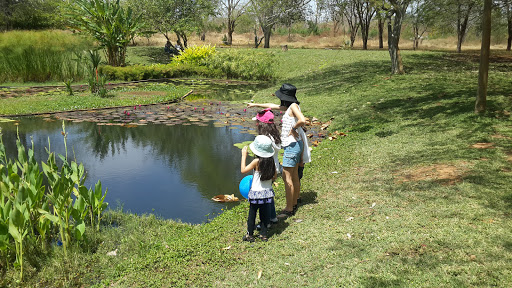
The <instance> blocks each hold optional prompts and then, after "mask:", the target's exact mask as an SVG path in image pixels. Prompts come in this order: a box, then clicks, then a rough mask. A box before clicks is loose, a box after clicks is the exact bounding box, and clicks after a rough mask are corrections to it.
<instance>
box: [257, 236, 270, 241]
mask: <svg viewBox="0 0 512 288" xmlns="http://www.w3.org/2000/svg"><path fill="white" fill-rule="evenodd" d="M258 237H259V238H260V240H261V241H263V242H267V241H268V237H267V236H265V235H259V236H258Z"/></svg>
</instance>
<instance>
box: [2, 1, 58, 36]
mask: <svg viewBox="0 0 512 288" xmlns="http://www.w3.org/2000/svg"><path fill="white" fill-rule="evenodd" d="M62 4H63V2H62V1H60V0H44V1H43V0H0V31H1V30H12V29H47V28H53V27H58V25H59V24H61V20H62V18H61V17H60V16H59V15H60V14H59V13H58V10H59V5H62ZM58 28H60V27H58Z"/></svg>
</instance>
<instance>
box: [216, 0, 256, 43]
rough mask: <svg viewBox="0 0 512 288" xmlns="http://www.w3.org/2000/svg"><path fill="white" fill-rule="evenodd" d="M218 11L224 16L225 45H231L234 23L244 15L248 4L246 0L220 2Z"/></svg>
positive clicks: (221, 0) (223, 0) (224, 0)
mask: <svg viewBox="0 0 512 288" xmlns="http://www.w3.org/2000/svg"><path fill="white" fill-rule="evenodd" d="M219 4H220V7H219V8H220V9H221V10H222V12H223V13H225V16H226V22H227V23H226V24H227V25H226V26H227V30H228V32H227V39H228V40H227V43H228V45H231V44H232V43H233V32H234V31H235V27H236V24H237V23H236V21H237V20H238V18H240V16H242V15H243V14H244V13H245V9H246V8H247V5H248V4H249V1H246V0H243V1H242V0H220V1H219Z"/></svg>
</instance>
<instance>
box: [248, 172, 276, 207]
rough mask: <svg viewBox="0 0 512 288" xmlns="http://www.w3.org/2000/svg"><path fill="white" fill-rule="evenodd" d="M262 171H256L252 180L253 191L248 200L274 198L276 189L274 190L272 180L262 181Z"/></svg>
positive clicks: (250, 192)
mask: <svg viewBox="0 0 512 288" xmlns="http://www.w3.org/2000/svg"><path fill="white" fill-rule="evenodd" d="M260 175H261V174H260V171H256V170H254V175H253V178H252V186H251V190H249V195H248V198H249V200H251V199H267V198H271V197H274V189H272V179H270V180H265V181H261V176H260Z"/></svg>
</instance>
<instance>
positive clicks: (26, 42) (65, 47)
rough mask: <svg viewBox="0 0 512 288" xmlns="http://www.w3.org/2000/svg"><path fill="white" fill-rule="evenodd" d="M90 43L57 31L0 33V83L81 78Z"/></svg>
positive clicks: (83, 73) (85, 67) (85, 68)
mask: <svg viewBox="0 0 512 288" xmlns="http://www.w3.org/2000/svg"><path fill="white" fill-rule="evenodd" d="M92 46H93V44H92V41H90V40H88V39H85V38H83V37H78V36H76V35H73V34H70V33H66V32H60V31H41V32H33V31H10V32H5V33H0V82H5V81H23V82H27V81H35V82H43V81H48V80H54V81H66V80H68V79H73V80H75V81H76V80H78V79H83V78H84V77H85V76H86V74H87V60H86V58H85V57H84V53H83V51H84V50H87V49H90V48H91V47H92Z"/></svg>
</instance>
